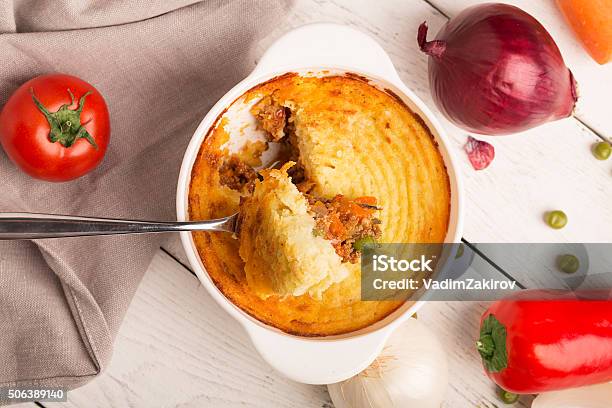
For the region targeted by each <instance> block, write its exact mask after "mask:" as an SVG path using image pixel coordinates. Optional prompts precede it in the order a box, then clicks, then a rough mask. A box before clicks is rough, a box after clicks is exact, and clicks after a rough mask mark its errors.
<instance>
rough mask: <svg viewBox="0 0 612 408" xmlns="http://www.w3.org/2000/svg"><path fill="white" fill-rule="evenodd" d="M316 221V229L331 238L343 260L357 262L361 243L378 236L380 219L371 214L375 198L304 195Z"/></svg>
mask: <svg viewBox="0 0 612 408" xmlns="http://www.w3.org/2000/svg"><path fill="white" fill-rule="evenodd" d="M306 197H307V199H308V203H309V205H310V211H311V213H312V214H313V216H314V218H315V222H316V229H315V233H316V234H320V235H321V236H323V237H324V238H325V239H327V240H330V241H331V243H332V245H333V247H334V249H335V250H336V253H337V254H338V256H340V257H341V258H342V262H350V263H357V262H358V261H359V259H360V256H361V251H362V250H363V247H364V246H366V245H368V244H373V243H375V242H376V239H379V238H380V237H381V234H382V233H381V230H380V220H379V219H378V218H375V217H374V213H375V211H377V210H379V208H378V207H376V199H375V198H374V197H359V198H356V199H354V200H350V199H348V198H346V197H344V196H342V195H337V196H335V197H334V198H333V199H331V200H324V199H318V198H316V197H313V196H309V195H306Z"/></svg>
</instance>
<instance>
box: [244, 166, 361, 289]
mask: <svg viewBox="0 0 612 408" xmlns="http://www.w3.org/2000/svg"><path fill="white" fill-rule="evenodd" d="M294 164H295V163H293V162H289V163H287V164H285V165H284V166H283V167H282V168H281V169H280V170H265V171H263V172H262V175H263V181H257V182H256V183H255V189H254V192H253V195H252V196H248V197H247V198H245V199H244V200H242V202H241V203H240V216H241V221H240V257H241V258H242V259H243V260H244V263H245V273H246V279H247V283H248V285H249V286H250V287H251V289H252V290H253V291H254V292H255V293H256V294H257V295H259V296H261V297H263V298H267V297H268V296H271V295H280V296H289V295H290V296H301V295H303V294H305V293H309V294H310V295H311V296H313V297H316V298H321V294H322V293H323V291H325V290H326V289H327V288H328V287H329V286H331V284H333V283H336V282H340V281H341V280H343V279H344V278H346V277H347V276H348V274H349V272H348V270H347V269H346V267H345V266H344V265H343V264H342V263H341V259H340V257H339V256H338V255H337V254H336V252H335V251H334V248H333V247H332V245H331V243H330V241H328V240H326V239H324V238H323V237H322V236H317V235H315V234H314V232H315V220H314V218H313V216H312V214H311V213H310V212H309V205H308V201H307V200H306V198H305V197H304V195H302V193H300V192H299V191H298V189H297V187H296V186H295V185H294V184H293V183H291V179H290V178H289V176H288V175H287V169H288V168H290V167H291V166H293V165H294Z"/></svg>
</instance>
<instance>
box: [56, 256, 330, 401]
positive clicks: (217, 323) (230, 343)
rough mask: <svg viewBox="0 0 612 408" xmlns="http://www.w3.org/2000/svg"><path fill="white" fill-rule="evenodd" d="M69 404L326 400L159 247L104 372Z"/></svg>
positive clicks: (322, 390)
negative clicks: (290, 375)
mask: <svg viewBox="0 0 612 408" xmlns="http://www.w3.org/2000/svg"><path fill="white" fill-rule="evenodd" d="M57 405H58V406H66V407H127V406H132V407H153V406H167V407H170V406H178V405H181V406H193V407H196V406H214V407H238V406H249V407H262V408H263V407H266V408H267V407H271V406H274V407H288V408H289V407H291V408H298V407H329V406H330V400H329V396H328V394H327V390H326V388H325V387H322V386H319V387H314V386H309V385H304V384H298V383H295V382H293V381H290V380H287V379H285V378H283V377H282V376H281V375H280V374H278V373H276V372H274V371H273V370H272V368H270V367H269V366H268V365H267V364H266V363H265V362H263V361H262V360H261V358H260V357H259V355H258V354H257V352H256V351H255V350H254V348H253V346H252V345H251V342H250V341H249V339H248V338H247V336H246V334H245V333H244V332H243V330H242V328H241V327H240V326H239V324H238V323H237V322H236V321H235V320H234V319H232V318H231V317H230V316H229V315H227V314H226V313H225V312H224V311H223V310H222V309H221V308H220V307H219V306H217V304H216V303H215V301H214V300H213V299H212V298H211V297H210V296H209V295H208V293H207V292H206V290H205V289H204V288H203V287H201V286H200V285H199V283H198V281H197V279H196V278H195V276H194V275H192V274H191V273H189V272H188V271H187V270H185V269H184V268H183V267H182V266H180V265H179V264H178V263H176V262H175V261H174V260H173V259H172V258H170V257H169V256H168V255H166V254H164V253H163V252H161V251H160V252H159V253H158V254H157V255H156V256H155V258H154V260H153V263H152V264H151V266H150V268H149V270H148V272H147V273H146V275H145V277H144V279H143V281H142V283H141V285H140V287H139V289H138V291H137V293H136V296H135V298H134V300H133V301H132V304H131V306H130V309H129V310H128V313H127V316H126V318H125V321H124V322H123V325H122V326H121V329H120V332H119V335H118V338H117V341H116V345H115V352H114V355H113V359H112V362H111V364H110V367H109V368H108V369H107V371H106V372H105V373H104V374H103V375H102V376H101V377H100V378H98V379H96V380H95V381H92V382H91V383H89V384H87V385H85V386H83V387H81V388H79V389H77V390H73V391H71V392H70V393H69V394H68V402H67V403H58V404H57Z"/></svg>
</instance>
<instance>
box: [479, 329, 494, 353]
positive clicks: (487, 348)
mask: <svg viewBox="0 0 612 408" xmlns="http://www.w3.org/2000/svg"><path fill="white" fill-rule="evenodd" d="M476 348H477V349H478V351H480V352H481V353H482V354H484V355H486V356H492V355H493V353H494V352H495V343H494V342H493V337H491V335H489V334H483V335H481V336H480V340H478V341H477V342H476Z"/></svg>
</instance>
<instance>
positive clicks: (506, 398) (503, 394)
mask: <svg viewBox="0 0 612 408" xmlns="http://www.w3.org/2000/svg"><path fill="white" fill-rule="evenodd" d="M499 398H500V399H501V400H502V401H503V402H504V404H514V403H515V402H516V401H518V399H519V395H518V394H514V393H512V392H510V391H506V390H502V389H501V388H500V389H499Z"/></svg>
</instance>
